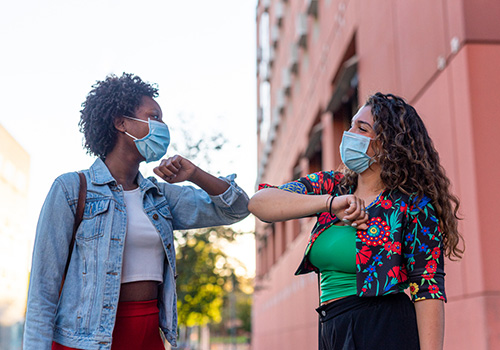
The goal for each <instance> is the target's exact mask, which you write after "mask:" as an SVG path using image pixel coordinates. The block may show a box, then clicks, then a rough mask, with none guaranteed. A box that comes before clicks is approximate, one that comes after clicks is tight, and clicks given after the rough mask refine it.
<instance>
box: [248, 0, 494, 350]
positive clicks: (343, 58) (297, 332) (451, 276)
mask: <svg viewBox="0 0 500 350" xmlns="http://www.w3.org/2000/svg"><path fill="white" fill-rule="evenodd" d="M311 3H312V4H314V3H317V6H318V7H317V16H315V15H314V14H310V15H308V16H307V17H306V20H307V26H306V28H307V35H306V40H305V41H306V45H305V46H304V47H300V48H299V50H298V55H297V56H296V57H297V59H294V55H295V54H294V51H293V49H291V47H293V45H296V44H297V43H298V42H299V39H300V35H298V33H297V27H298V23H299V20H298V16H299V15H300V14H304V13H307V11H308V9H309V4H311ZM265 13H267V15H268V16H269V28H271V29H269V32H270V37H269V41H270V43H271V45H272V44H273V43H276V47H274V59H273V62H272V65H271V66H270V65H269V63H268V60H266V57H263V58H262V60H260V61H259V63H258V72H257V89H258V92H259V93H258V96H259V99H258V101H257V103H258V105H259V107H261V108H260V109H259V111H260V112H259V118H258V126H259V127H258V133H259V135H258V138H259V146H258V147H259V148H258V152H259V153H258V154H259V178H258V182H267V183H272V184H280V183H284V182H287V181H290V180H293V179H294V178H296V177H297V176H298V175H299V176H300V175H304V174H306V173H309V172H311V170H316V167H317V159H316V158H314V157H310V156H309V155H308V154H309V151H310V149H311V148H314V147H313V146H314V144H315V140H317V139H319V141H318V142H319V146H320V148H321V150H320V153H318V154H320V158H321V167H322V168H323V169H326V170H327V169H335V168H336V167H337V166H338V165H339V163H340V159H339V156H338V151H337V150H338V145H339V143H340V137H341V134H342V132H343V131H344V130H345V127H346V121H345V114H346V112H345V111H343V112H342V111H340V110H333V111H332V110H329V106H331V104H330V103H331V101H333V100H334V98H333V97H334V96H335V94H336V93H337V92H338V91H340V90H341V83H340V81H342V77H343V76H344V75H343V74H344V73H345V71H346V69H344V68H345V67H346V66H347V65H348V63H349V62H351V61H349V59H350V58H353V57H354V60H355V61H356V62H357V63H356V64H355V67H356V70H357V79H356V81H357V82H358V85H357V95H351V97H352V96H354V97H355V98H357V104H358V105H361V104H362V103H363V102H364V100H365V99H366V97H367V96H368V95H369V94H371V93H374V92H376V91H382V92H392V93H395V94H397V95H401V96H403V97H405V98H406V99H407V100H408V101H410V103H412V104H413V105H414V106H415V107H416V109H417V111H418V112H419V114H420V116H421V117H422V118H423V119H424V122H425V124H426V126H427V128H428V130H429V133H430V135H431V137H432V138H433V141H434V143H435V146H436V148H437V150H438V151H439V153H440V156H441V162H442V164H443V166H444V167H445V169H446V171H447V174H448V176H449V178H450V180H451V181H452V188H453V191H454V192H455V193H456V194H457V195H458V196H459V197H460V200H461V210H460V212H461V215H462V216H463V217H464V220H463V221H461V223H460V230H461V232H462V233H463V236H464V238H465V242H466V254H465V256H464V258H463V259H462V260H461V261H459V262H452V261H447V262H446V270H447V280H446V287H447V294H448V298H449V301H448V303H447V305H446V337H445V348H446V349H452V348H453V349H471V348H474V349H495V348H500V318H499V317H498V315H499V314H500V312H499V311H500V293H499V292H500V282H499V280H498V279H496V278H494V277H495V276H496V275H498V272H497V271H496V263H495V262H496V261H495V259H496V255H495V252H494V250H495V249H496V247H498V245H499V244H498V243H500V242H499V241H500V235H498V234H497V233H496V231H495V227H496V223H495V221H494V220H492V218H494V217H495V214H494V213H493V211H494V210H495V209H496V206H495V204H494V200H495V199H496V198H497V197H498V196H499V195H500V183H499V182H498V180H497V178H498V175H500V153H499V152H495V151H496V150H497V149H500V138H499V137H498V136H497V135H496V133H497V130H500V119H499V118H497V117H496V109H497V107H496V105H495V101H496V100H497V99H498V96H499V93H498V86H500V67H499V65H498V62H500V21H498V20H497V19H498V18H500V2H498V1H495V0H483V1H481V2H477V1H473V0H460V1H459V0H440V1H436V0H425V1H422V0H412V1H404V2H402V1H397V0H385V1H377V2H374V1H370V2H368V1H361V0H320V1H317V2H316V1H299V0H296V1H293V0H288V1H287V2H284V1H282V0H268V1H265V0H260V1H259V3H258V6H257V32H258V33H257V34H258V35H260V36H259V38H261V39H262V35H261V33H262V32H263V31H266V29H265V28H264V29H263V28H261V24H262V22H261V21H260V19H261V18H262V16H266V15H265ZM280 18H281V20H280ZM278 23H281V24H280V26H278ZM273 27H274V28H276V29H274V32H275V33H276V32H278V33H279V37H278V38H277V36H276V35H274V36H273V35H272V34H273V29H272V28H273ZM276 38H277V39H276ZM258 45H259V48H262V45H265V42H263V40H258ZM259 50H260V49H259ZM295 61H296V62H297V64H296V66H297V69H296V73H293V72H292V73H291V74H289V73H287V71H290V68H294V67H295V66H294V65H293V63H294V62H295ZM266 70H268V71H269V72H270V74H268V73H267V72H266ZM287 74H288V75H287ZM266 77H268V80H269V84H270V91H271V93H270V108H269V110H270V113H268V114H269V115H268V118H269V119H270V121H269V125H270V127H268V128H263V127H262V125H263V123H264V120H265V118H264V117H263V115H264V114H265V112H264V111H263V108H262V107H263V103H262V99H263V94H262V93H261V92H262V91H263V90H262V87H263V86H264V84H266V83H265V81H266ZM287 86H289V88H288V89H287ZM264 90H265V89H264ZM347 90H349V89H347ZM346 96H347V95H346ZM358 96H359V97H358ZM264 105H265V104H264ZM351 116H352V115H351ZM318 135H319V136H318ZM312 225H313V221H312V219H301V220H294V221H291V222H287V223H275V224H274V225H269V224H264V223H262V222H260V221H258V220H257V222H256V232H257V278H256V292H255V297H254V311H253V339H252V344H253V348H254V349H258V350H266V349H276V348H292V349H314V348H317V343H316V342H317V340H316V338H317V315H316V314H315V311H314V308H315V307H317V303H318V291H317V280H316V276H315V275H312V274H310V275H306V276H293V273H294V271H295V269H296V267H297V266H298V264H299V262H300V260H301V258H302V254H303V250H304V248H305V244H306V242H307V237H308V235H309V232H310V229H311V227H312Z"/></svg>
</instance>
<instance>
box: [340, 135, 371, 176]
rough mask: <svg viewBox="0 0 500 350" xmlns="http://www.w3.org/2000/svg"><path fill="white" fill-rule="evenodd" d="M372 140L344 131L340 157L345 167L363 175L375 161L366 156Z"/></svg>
mask: <svg viewBox="0 0 500 350" xmlns="http://www.w3.org/2000/svg"><path fill="white" fill-rule="evenodd" d="M370 141H371V138H369V137H366V136H363V135H358V134H355V133H352V132H349V131H344V135H343V136H342V142H341V144H340V157H341V158H342V162H344V164H345V166H346V167H348V168H349V169H351V170H352V171H354V172H356V173H358V174H361V173H362V172H363V171H365V170H366V169H368V167H369V166H370V165H371V164H372V163H374V162H375V161H374V160H373V159H372V158H371V157H370V156H368V155H367V154H366V151H367V150H368V146H369V145H370Z"/></svg>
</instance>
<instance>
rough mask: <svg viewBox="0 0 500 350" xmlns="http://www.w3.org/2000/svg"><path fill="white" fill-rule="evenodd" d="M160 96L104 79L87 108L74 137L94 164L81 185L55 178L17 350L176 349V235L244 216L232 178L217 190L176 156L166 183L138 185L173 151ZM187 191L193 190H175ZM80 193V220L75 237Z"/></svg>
mask: <svg viewBox="0 0 500 350" xmlns="http://www.w3.org/2000/svg"><path fill="white" fill-rule="evenodd" d="M157 96H158V89H157V88H156V86H155V85H151V84H148V83H146V82H144V81H142V80H141V79H140V78H139V77H137V76H134V75H132V74H123V75H122V76H121V77H117V76H114V75H111V76H108V77H107V78H106V79H105V80H103V81H99V82H97V83H96V84H95V85H94V86H93V89H92V90H91V91H90V93H89V94H88V96H87V99H86V100H85V102H84V103H83V105H82V106H83V109H82V110H81V119H80V124H79V125H80V130H81V131H82V132H83V134H84V138H85V148H86V150H87V152H88V153H89V154H92V155H95V156H97V159H96V161H95V162H94V164H93V165H92V166H91V167H90V169H88V170H83V171H82V172H81V173H83V175H84V177H83V180H86V181H80V180H79V175H78V174H77V173H68V174H63V175H61V176H59V177H58V178H57V179H56V180H55V181H54V183H53V185H52V188H51V189H50V192H49V194H48V195H47V198H46V200H45V203H44V205H43V207H42V210H41V213H40V218H39V221H38V225H37V232H36V239H35V246H34V250H33V262H32V270H31V279H30V288H29V295H28V307H27V313H26V324H25V333H24V349H26V350H28V349H30V350H31V349H36V350H40V349H42V350H43V349H47V350H48V349H113V350H114V349H120V350H123V349H125V350H126V349H145V350H146V349H147V350H156V349H163V348H164V341H163V340H162V339H161V336H160V335H162V336H163V337H164V338H166V339H167V340H168V341H169V342H170V343H171V344H172V345H173V346H175V345H176V335H177V309H176V308H177V299H176V292H175V277H176V269H175V248H174V241H173V230H177V229H192V228H200V227H208V226H219V225H229V224H232V223H234V222H237V221H239V220H241V219H243V218H244V217H246V216H247V215H248V210H247V203H248V197H247V195H246V194H245V192H244V191H243V190H242V189H241V188H239V187H238V186H237V185H236V183H235V182H234V178H235V177H236V176H235V175H234V174H233V175H230V176H228V177H221V178H216V177H213V176H212V175H210V174H208V173H206V172H204V171H203V170H202V169H200V168H198V167H197V166H195V165H194V164H193V163H191V162H190V161H189V160H187V159H185V158H183V157H181V156H179V155H176V156H174V157H171V158H168V159H163V160H162V161H161V162H160V164H159V165H158V166H157V167H156V168H155V169H154V172H155V174H156V175H158V176H159V177H160V178H161V179H163V180H164V181H165V182H158V181H157V180H156V179H155V178H153V177H149V178H144V177H143V176H142V175H141V173H140V172H139V164H140V163H141V162H143V161H146V162H151V161H157V160H160V159H161V158H162V157H163V156H164V155H165V153H166V151H167V147H168V145H169V142H170V134H169V130H168V127H167V125H166V124H165V123H164V122H163V116H162V111H161V108H160V106H159V105H158V103H157V102H156V101H155V100H154V98H155V97H157ZM185 180H187V181H191V182H192V183H194V184H196V185H197V186H198V187H199V189H196V188H194V187H192V186H179V185H176V184H175V183H178V182H182V181H185ZM85 182H86V186H85ZM82 184H83V185H82ZM80 185H82V186H84V187H85V189H86V195H85V196H84V198H83V199H84V206H82V208H83V215H82V221H81V223H80V224H79V226H78V227H77V229H76V231H73V229H74V228H73V226H74V225H75V222H76V223H77V224H78V220H77V217H78V215H77V213H76V212H77V208H78V204H77V203H78V201H79V198H81V197H83V196H79V188H80ZM73 232H75V233H74V235H75V236H74V238H75V239H74V243H73V241H72V234H73ZM66 263H68V265H66ZM65 268H66V271H67V272H66V271H65Z"/></svg>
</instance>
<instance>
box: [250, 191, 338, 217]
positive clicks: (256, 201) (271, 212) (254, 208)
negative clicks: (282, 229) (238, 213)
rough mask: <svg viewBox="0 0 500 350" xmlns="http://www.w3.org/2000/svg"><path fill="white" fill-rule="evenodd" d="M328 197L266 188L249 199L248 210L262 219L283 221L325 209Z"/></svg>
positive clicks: (326, 208)
mask: <svg viewBox="0 0 500 350" xmlns="http://www.w3.org/2000/svg"><path fill="white" fill-rule="evenodd" d="M329 198H330V195H315V196H312V195H304V194H297V193H292V192H288V191H283V190H280V189H276V188H266V189H263V190H260V191H259V192H257V193H256V194H255V195H254V196H253V197H252V198H251V199H250V202H249V203H248V210H250V212H251V213H253V214H254V215H255V216H257V217H258V218H259V219H261V220H263V221H267V222H274V221H285V220H290V219H297V218H301V217H305V216H309V215H314V214H316V213H320V212H324V211H327V210H328V203H329Z"/></svg>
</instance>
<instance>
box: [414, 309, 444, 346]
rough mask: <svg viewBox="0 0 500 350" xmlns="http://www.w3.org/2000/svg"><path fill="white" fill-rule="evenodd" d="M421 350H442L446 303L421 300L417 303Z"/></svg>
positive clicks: (416, 310)
mask: <svg viewBox="0 0 500 350" xmlns="http://www.w3.org/2000/svg"><path fill="white" fill-rule="evenodd" d="M415 312H416V314H417V325H418V336H419V339H420V349H422V350H441V349H443V342H444V302H443V301H442V300H429V299H426V300H421V301H417V302H415Z"/></svg>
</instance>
